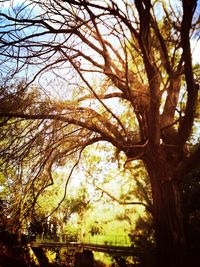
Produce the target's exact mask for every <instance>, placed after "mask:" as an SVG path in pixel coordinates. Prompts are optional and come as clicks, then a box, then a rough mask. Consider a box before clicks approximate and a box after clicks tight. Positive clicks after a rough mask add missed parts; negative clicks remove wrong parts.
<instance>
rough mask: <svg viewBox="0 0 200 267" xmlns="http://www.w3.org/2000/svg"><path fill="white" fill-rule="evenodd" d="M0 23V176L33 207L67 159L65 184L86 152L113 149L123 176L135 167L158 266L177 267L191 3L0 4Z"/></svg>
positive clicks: (194, 87)
mask: <svg viewBox="0 0 200 267" xmlns="http://www.w3.org/2000/svg"><path fill="white" fill-rule="evenodd" d="M0 23H1V24H0V35H1V38H0V53H1V58H0V61H1V77H2V84H1V98H0V104H1V106H0V118H1V121H0V125H1V138H0V144H1V150H0V156H1V165H2V171H3V172H4V173H8V171H9V169H15V174H17V175H18V176H19V177H24V182H23V183H24V186H25V188H26V189H25V195H27V193H28V192H30V191H31V194H32V196H34V197H33V198H32V204H34V201H35V200H36V199H37V197H38V196H39V194H40V193H41V192H42V191H43V190H44V188H45V187H48V186H49V185H50V184H52V183H53V182H54V181H53V178H52V174H51V172H52V170H53V169H54V168H57V167H59V166H62V165H64V164H67V162H68V160H69V161H70V162H71V163H70V164H71V167H72V169H71V172H70V173H69V176H68V178H70V177H71V175H72V172H73V170H74V168H75V167H76V166H77V164H78V163H79V160H80V157H81V154H82V152H83V150H84V149H85V148H86V147H87V146H89V145H92V144H94V143H98V142H102V141H103V142H105V144H107V143H110V144H111V145H112V146H114V147H115V148H116V158H117V155H118V156H119V155H120V153H123V155H125V157H126V164H125V165H127V164H128V163H129V162H131V161H133V160H142V161H143V164H144V166H145V168H146V170H147V172H148V175H149V178H150V183H151V189H152V197H153V216H154V223H155V229H156V233H157V235H156V239H157V247H158V254H159V255H160V260H161V261H162V259H163V258H165V259H168V260H167V261H166V262H165V263H164V264H166V266H178V264H180V262H181V261H183V259H182V256H181V255H182V254H183V251H185V247H186V243H185V238H184V233H183V223H182V219H181V210H180V200H179V193H180V187H179V186H180V183H181V181H182V177H183V174H185V173H187V172H189V171H190V170H191V169H192V168H194V167H195V166H196V165H197V164H198V161H199V155H200V146H199V145H197V146H196V149H195V150H192V149H191V146H190V145H189V142H190V141H191V137H192V134H194V125H195V123H199V121H198V119H199V115H198V114H197V111H198V110H199V107H198V104H199V99H198V89H199V65H198V64H196V66H194V64H193V63H192V60H193V59H192V51H193V50H192V49H193V47H195V44H196V45H197V44H198V43H199V2H198V1H196V0H182V1H161V0H155V1H150V0H141V1H137V0H135V1H128V0H119V1H112V0H105V1H98V2H97V1H88V0H68V1H65V0H63V1H60V0H51V1H37V0H30V1H20V2H18V1H3V4H2V7H1V11H0ZM133 178H134V177H133ZM66 185H67V184H66ZM163 210H165V213H164V212H163ZM177 237H178V238H177ZM163 240H165V242H164V241H163ZM163 242H164V243H163ZM173 264H174V265H173ZM162 266H164V265H162Z"/></svg>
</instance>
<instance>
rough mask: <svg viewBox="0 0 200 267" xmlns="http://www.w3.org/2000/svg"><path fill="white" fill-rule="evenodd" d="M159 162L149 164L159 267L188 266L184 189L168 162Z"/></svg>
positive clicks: (147, 163)
mask: <svg viewBox="0 0 200 267" xmlns="http://www.w3.org/2000/svg"><path fill="white" fill-rule="evenodd" d="M158 158H159V156H158V157H154V159H153V160H152V161H149V160H148V161H146V162H145V164H146V167H147V170H148V173H149V177H150V181H151V187H152V197H153V218H154V227H155V233H156V236H155V239H156V247H157V264H158V265H157V266H159V267H160V266H162V267H184V266H188V265H187V256H186V252H187V250H186V241H185V234H184V227H183V216H182V210H181V201H180V189H179V186H178V184H177V182H176V181H175V178H174V176H173V171H172V170H171V169H170V168H169V165H168V163H167V162H166V160H160V159H158Z"/></svg>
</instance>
